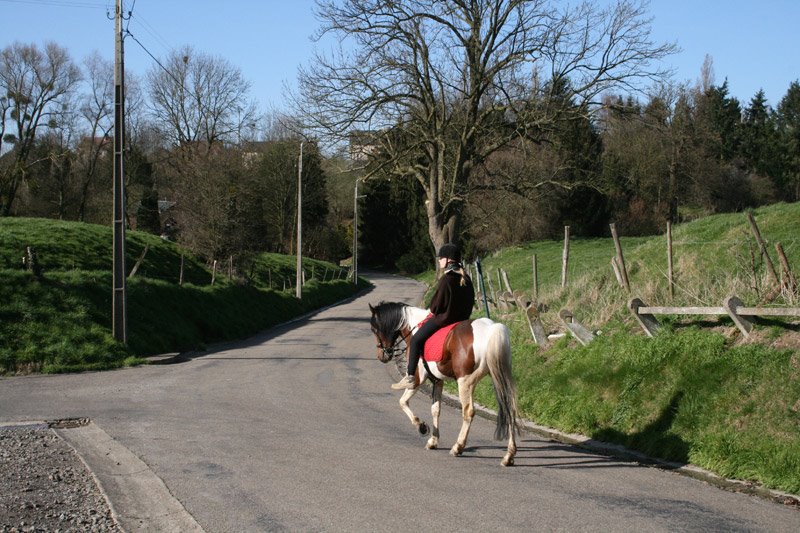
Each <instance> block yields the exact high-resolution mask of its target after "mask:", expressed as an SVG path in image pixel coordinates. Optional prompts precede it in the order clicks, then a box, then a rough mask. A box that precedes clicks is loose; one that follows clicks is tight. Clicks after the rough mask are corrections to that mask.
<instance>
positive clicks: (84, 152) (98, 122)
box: [76, 52, 114, 221]
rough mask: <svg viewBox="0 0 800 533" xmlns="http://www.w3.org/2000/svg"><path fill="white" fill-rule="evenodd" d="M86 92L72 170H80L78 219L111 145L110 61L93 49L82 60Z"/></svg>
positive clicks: (112, 94) (112, 68)
mask: <svg viewBox="0 0 800 533" xmlns="http://www.w3.org/2000/svg"><path fill="white" fill-rule="evenodd" d="M83 64H84V68H85V73H86V81H87V84H88V87H87V92H86V93H84V94H83V95H82V96H81V103H80V110H79V111H80V116H81V119H82V121H83V123H84V127H85V129H86V136H85V137H84V138H83V139H81V140H79V141H78V145H77V149H76V159H77V161H76V163H77V165H76V166H77V169H76V171H77V172H79V173H80V179H79V181H80V190H79V205H78V220H80V221H84V220H86V209H87V206H88V203H89V197H90V193H91V190H92V186H93V185H94V182H95V179H96V176H97V172H98V167H99V164H100V162H101V161H102V158H103V155H104V154H108V152H109V148H110V146H111V142H112V139H111V136H110V134H111V130H112V129H113V127H114V65H113V63H111V61H109V60H106V59H103V58H102V57H101V56H100V54H98V53H97V52H95V53H93V54H91V55H90V56H88V57H87V58H86V59H85V60H84V62H83Z"/></svg>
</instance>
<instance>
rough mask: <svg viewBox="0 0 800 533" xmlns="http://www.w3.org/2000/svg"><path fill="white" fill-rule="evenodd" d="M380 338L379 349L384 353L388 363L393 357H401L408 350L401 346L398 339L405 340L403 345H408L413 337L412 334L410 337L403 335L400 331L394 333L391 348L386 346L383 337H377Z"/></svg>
mask: <svg viewBox="0 0 800 533" xmlns="http://www.w3.org/2000/svg"><path fill="white" fill-rule="evenodd" d="M375 336H376V337H377V338H378V349H379V350H381V351H382V352H383V355H384V357H385V358H386V362H387V363H388V362H389V361H391V360H392V358H393V357H399V356H400V355H402V354H404V353H405V351H406V349H405V348H403V347H400V346H399V343H398V337H400V338H402V339H403V343H404V344H406V345H408V339H409V337H411V333H409V334H408V335H403V334H402V332H401V331H400V330H397V331H395V332H394V337H393V338H392V342H391V344H390V345H389V346H384V344H383V339H382V335H375Z"/></svg>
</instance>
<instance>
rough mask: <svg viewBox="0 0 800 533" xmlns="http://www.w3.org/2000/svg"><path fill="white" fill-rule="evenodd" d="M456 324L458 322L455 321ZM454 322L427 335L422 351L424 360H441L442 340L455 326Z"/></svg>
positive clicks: (434, 361)
mask: <svg viewBox="0 0 800 533" xmlns="http://www.w3.org/2000/svg"><path fill="white" fill-rule="evenodd" d="M456 324H458V323H457V322H456ZM456 324H450V325H449V326H445V327H443V328H441V329H439V330H438V331H436V333H434V334H433V335H431V336H430V337H428V340H426V341H425V351H424V352H423V357H425V360H426V361H428V362H432V363H438V362H439V361H441V360H442V348H444V340H445V339H446V338H447V334H448V333H450V330H452V329H453V328H454V327H456Z"/></svg>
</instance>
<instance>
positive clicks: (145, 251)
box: [128, 244, 150, 278]
mask: <svg viewBox="0 0 800 533" xmlns="http://www.w3.org/2000/svg"><path fill="white" fill-rule="evenodd" d="M149 249H150V245H149V244H145V245H144V249H143V250H142V255H140V256H139V259H137V260H136V264H135V265H133V268H132V269H131V273H130V274H128V278H132V277H133V276H135V275H136V272H137V271H138V270H139V267H140V266H142V261H144V256H146V255H147V251H148V250H149Z"/></svg>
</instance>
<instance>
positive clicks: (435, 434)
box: [425, 381, 444, 450]
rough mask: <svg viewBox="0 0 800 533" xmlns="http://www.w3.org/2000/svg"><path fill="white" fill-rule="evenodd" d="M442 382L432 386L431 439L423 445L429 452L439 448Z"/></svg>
mask: <svg viewBox="0 0 800 533" xmlns="http://www.w3.org/2000/svg"><path fill="white" fill-rule="evenodd" d="M443 386H444V382H442V381H437V382H435V384H434V385H433V403H432V404H431V418H432V420H433V430H432V434H431V438H429V439H428V442H427V443H426V444H425V447H426V448H428V449H429V450H435V449H436V448H438V447H439V413H440V412H441V407H442V387H443Z"/></svg>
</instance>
